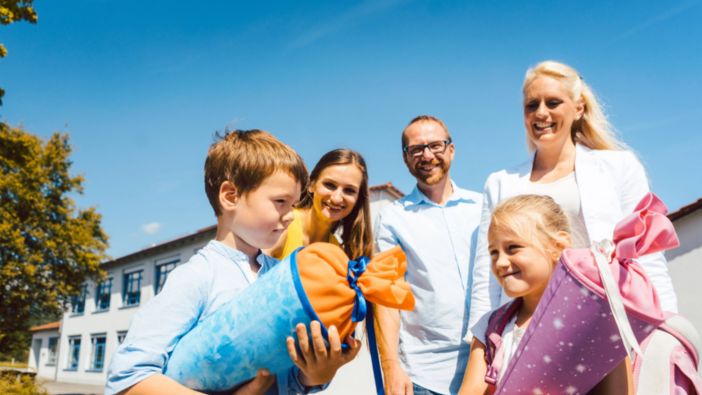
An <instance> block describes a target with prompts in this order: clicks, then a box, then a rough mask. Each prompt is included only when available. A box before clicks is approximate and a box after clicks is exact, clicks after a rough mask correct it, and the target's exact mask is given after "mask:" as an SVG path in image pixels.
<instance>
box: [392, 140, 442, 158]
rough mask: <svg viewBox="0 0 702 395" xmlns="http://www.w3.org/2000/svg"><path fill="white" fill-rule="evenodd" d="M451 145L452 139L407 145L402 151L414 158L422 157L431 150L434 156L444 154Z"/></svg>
mask: <svg viewBox="0 0 702 395" xmlns="http://www.w3.org/2000/svg"><path fill="white" fill-rule="evenodd" d="M449 144H451V139H450V138H449V139H446V140H439V141H432V142H431V143H429V144H417V145H406V146H404V147H402V151H403V152H404V153H406V154H408V155H409V156H411V157H413V158H417V157H420V156H422V154H423V153H424V150H425V149H427V148H429V151H431V153H432V154H443V153H444V152H445V151H446V147H448V146H449Z"/></svg>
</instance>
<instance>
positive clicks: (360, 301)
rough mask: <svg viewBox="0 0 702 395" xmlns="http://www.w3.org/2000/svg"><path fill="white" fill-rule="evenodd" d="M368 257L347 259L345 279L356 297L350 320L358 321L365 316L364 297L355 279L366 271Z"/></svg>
mask: <svg viewBox="0 0 702 395" xmlns="http://www.w3.org/2000/svg"><path fill="white" fill-rule="evenodd" d="M369 261H370V259H368V257H365V256H362V257H360V258H358V259H356V260H354V261H349V266H348V267H349V268H348V271H347V272H346V280H347V281H348V282H349V287H351V288H352V289H353V290H354V291H356V297H355V298H354V302H353V312H352V313H351V321H352V322H359V321H363V319H364V318H366V310H367V306H366V298H364V297H363V292H361V288H359V287H358V284H357V281H358V278H359V277H361V274H363V272H365V271H366V266H368V262H369Z"/></svg>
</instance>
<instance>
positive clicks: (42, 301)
mask: <svg viewBox="0 0 702 395" xmlns="http://www.w3.org/2000/svg"><path fill="white" fill-rule="evenodd" d="M70 153H71V146H70V145H69V141H68V135H67V134H60V133H54V134H53V135H52V136H51V138H49V140H48V141H46V142H44V141H42V140H41V139H40V138H39V137H37V136H35V135H32V134H31V133H28V132H25V131H24V130H22V129H21V128H12V127H10V126H8V125H6V124H3V123H0V301H1V302H0V352H2V353H4V354H5V357H8V356H14V355H22V354H23V353H25V352H26V349H27V348H28V344H29V343H28V338H29V336H30V334H29V332H28V329H29V327H30V326H31V325H32V324H36V323H37V322H36V318H37V317H46V316H47V315H49V316H51V315H53V316H59V315H60V314H61V311H62V310H63V309H64V308H65V307H66V306H67V303H68V302H69V300H70V297H71V296H75V295H78V294H79V293H80V290H81V285H82V284H83V283H84V282H85V281H86V280H87V279H91V278H92V279H98V278H100V277H101V276H103V273H102V270H101V268H100V262H102V261H103V260H105V259H106V256H105V249H106V248H107V235H106V234H105V232H103V230H102V228H101V226H100V221H101V216H100V214H98V213H97V212H96V211H95V209H94V208H88V209H84V210H82V209H77V208H76V206H75V203H74V202H73V199H71V197H70V196H71V195H75V194H76V193H82V190H83V187H82V184H83V178H82V177H81V176H71V175H70V174H69V168H70V166H71V161H70V160H69V155H70Z"/></svg>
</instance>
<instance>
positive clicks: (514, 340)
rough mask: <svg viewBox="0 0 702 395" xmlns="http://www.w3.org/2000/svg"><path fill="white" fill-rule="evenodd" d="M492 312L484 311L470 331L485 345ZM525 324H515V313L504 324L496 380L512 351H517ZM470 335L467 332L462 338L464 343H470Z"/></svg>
mask: <svg viewBox="0 0 702 395" xmlns="http://www.w3.org/2000/svg"><path fill="white" fill-rule="evenodd" d="M492 313H493V312H492V311H490V312H488V313H485V314H484V315H483V316H482V317H481V318H480V319H479V320H478V322H477V323H476V324H475V325H473V326H472V327H471V332H472V333H473V334H474V336H475V338H476V339H478V341H479V342H481V343H483V345H484V346H486V345H487V338H486V336H485V334H486V332H487V327H488V322H489V321H490V316H491V315H492ZM527 326H528V325H522V326H521V327H518V326H517V315H516V314H515V315H514V316H513V317H512V318H511V319H510V320H509V322H508V323H507V325H505V329H504V331H502V335H501V337H502V346H501V347H502V349H503V351H502V362H501V365H500V370H499V372H497V381H498V382H499V381H500V380H501V379H502V375H503V374H504V372H505V370H507V365H509V361H511V360H512V357H513V356H514V353H515V352H516V351H517V347H519V342H521V341H522V338H523V337H524V332H526V328H527ZM471 337H472V336H471V335H470V334H468V335H466V337H465V338H464V339H463V340H464V341H465V342H466V343H468V344H470V342H471V340H472V339H471ZM493 363H494V362H493Z"/></svg>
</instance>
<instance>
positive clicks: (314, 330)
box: [287, 321, 361, 387]
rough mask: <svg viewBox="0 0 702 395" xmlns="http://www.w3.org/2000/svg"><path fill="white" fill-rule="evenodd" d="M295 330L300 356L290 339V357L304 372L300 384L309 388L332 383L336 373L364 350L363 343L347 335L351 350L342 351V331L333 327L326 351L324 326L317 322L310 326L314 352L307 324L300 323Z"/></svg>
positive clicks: (288, 340)
mask: <svg viewBox="0 0 702 395" xmlns="http://www.w3.org/2000/svg"><path fill="white" fill-rule="evenodd" d="M295 331H296V332H297V340H298V343H299V344H300V353H298V352H297V348H296V347H295V339H293V338H292V337H288V339H287V344H288V354H290V359H292V361H293V362H294V363H295V365H297V367H298V368H300V370H301V371H302V374H301V376H300V381H301V383H302V384H303V385H304V386H306V387H313V386H316V385H322V384H326V383H328V382H330V381H331V380H332V378H334V375H335V374H336V371H337V370H338V369H339V368H340V367H341V366H342V365H344V364H345V363H347V362H349V361H351V360H352V359H354V358H355V357H356V354H358V351H359V350H360V349H361V342H360V341H358V340H356V339H354V338H353V337H352V336H348V337H347V338H346V344H348V345H349V347H350V349H349V350H347V351H344V352H342V351H341V340H340V339H339V332H338V331H337V329H336V327H335V326H331V327H329V330H328V335H329V339H328V340H329V350H327V346H326V344H325V343H324V337H323V336H322V327H321V325H320V324H319V322H318V321H312V323H310V332H311V334H312V345H313V346H312V348H313V349H310V341H309V338H308V336H307V328H306V327H305V324H297V326H296V327H295Z"/></svg>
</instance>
